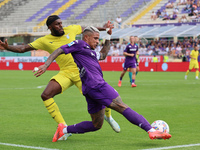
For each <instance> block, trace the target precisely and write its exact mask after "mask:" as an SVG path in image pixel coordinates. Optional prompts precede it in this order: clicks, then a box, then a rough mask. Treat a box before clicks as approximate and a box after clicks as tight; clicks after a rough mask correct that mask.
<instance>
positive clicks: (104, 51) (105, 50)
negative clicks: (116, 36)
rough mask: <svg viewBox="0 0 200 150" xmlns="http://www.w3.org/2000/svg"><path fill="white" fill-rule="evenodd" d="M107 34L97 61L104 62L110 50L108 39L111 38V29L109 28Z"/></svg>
mask: <svg viewBox="0 0 200 150" xmlns="http://www.w3.org/2000/svg"><path fill="white" fill-rule="evenodd" d="M107 34H108V35H107V37H106V41H105V43H104V46H103V47H102V49H101V51H100V59H99V60H104V59H105V58H106V56H107V55H108V52H109V50H110V38H111V34H112V27H110V29H109V30H108V31H107Z"/></svg>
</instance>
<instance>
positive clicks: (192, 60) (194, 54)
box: [185, 45, 199, 79]
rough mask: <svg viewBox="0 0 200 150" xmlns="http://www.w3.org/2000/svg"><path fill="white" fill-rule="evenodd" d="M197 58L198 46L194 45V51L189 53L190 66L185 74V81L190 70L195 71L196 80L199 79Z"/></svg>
mask: <svg viewBox="0 0 200 150" xmlns="http://www.w3.org/2000/svg"><path fill="white" fill-rule="evenodd" d="M198 56H199V51H198V46H197V45H195V46H194V49H193V50H192V51H191V52H190V65H189V69H188V70H187V72H186V75H185V79H187V75H188V74H189V72H190V71H191V70H192V68H194V69H196V79H199V63H198Z"/></svg>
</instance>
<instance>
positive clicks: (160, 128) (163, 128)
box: [151, 120, 169, 133]
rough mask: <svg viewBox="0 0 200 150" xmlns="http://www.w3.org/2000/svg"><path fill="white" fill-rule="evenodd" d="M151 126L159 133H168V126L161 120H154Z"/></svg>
mask: <svg viewBox="0 0 200 150" xmlns="http://www.w3.org/2000/svg"><path fill="white" fill-rule="evenodd" d="M151 126H152V127H153V128H154V129H155V130H158V131H160V132H165V133H169V126H168V124H167V123H166V122H165V121H163V120H156V121H154V122H153V123H152V124H151Z"/></svg>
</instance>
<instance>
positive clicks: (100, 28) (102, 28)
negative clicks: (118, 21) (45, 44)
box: [82, 20, 114, 31]
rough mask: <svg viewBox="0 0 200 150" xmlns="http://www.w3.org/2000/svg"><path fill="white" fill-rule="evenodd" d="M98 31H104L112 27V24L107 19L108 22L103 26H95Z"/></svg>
mask: <svg viewBox="0 0 200 150" xmlns="http://www.w3.org/2000/svg"><path fill="white" fill-rule="evenodd" d="M96 28H97V29H98V30H99V31H106V29H108V28H112V29H113V28H114V24H111V22H110V21H109V20H108V22H107V23H106V24H105V25H104V26H103V27H96ZM84 29H85V27H83V26H82V31H84Z"/></svg>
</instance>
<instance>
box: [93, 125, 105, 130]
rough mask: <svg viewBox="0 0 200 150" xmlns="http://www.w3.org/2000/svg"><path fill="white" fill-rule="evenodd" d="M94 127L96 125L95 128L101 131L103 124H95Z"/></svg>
mask: <svg viewBox="0 0 200 150" xmlns="http://www.w3.org/2000/svg"><path fill="white" fill-rule="evenodd" d="M93 125H94V127H95V128H96V129H97V130H99V129H101V128H102V126H103V123H98V124H93Z"/></svg>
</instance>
